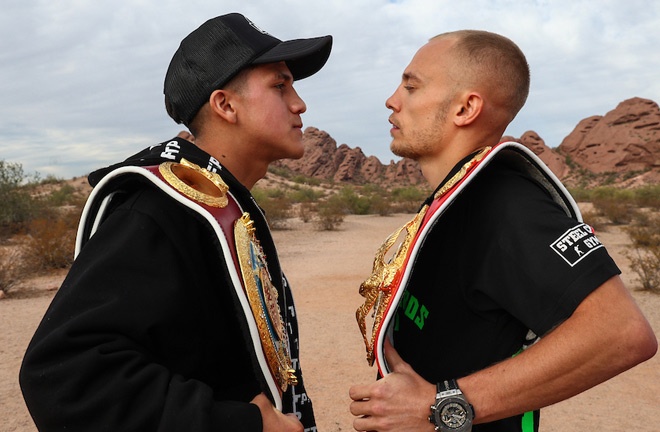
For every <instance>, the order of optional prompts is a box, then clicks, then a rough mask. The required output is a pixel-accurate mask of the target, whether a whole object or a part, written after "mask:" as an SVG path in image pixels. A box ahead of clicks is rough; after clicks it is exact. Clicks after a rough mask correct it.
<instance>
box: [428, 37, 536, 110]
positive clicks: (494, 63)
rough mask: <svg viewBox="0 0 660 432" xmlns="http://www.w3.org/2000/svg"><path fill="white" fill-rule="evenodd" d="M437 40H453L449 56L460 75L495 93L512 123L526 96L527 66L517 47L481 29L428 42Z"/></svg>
mask: <svg viewBox="0 0 660 432" xmlns="http://www.w3.org/2000/svg"><path fill="white" fill-rule="evenodd" d="M441 38H442V39H444V38H451V39H455V44H454V45H453V47H452V49H453V51H452V54H453V55H455V56H456V60H457V66H458V67H459V68H460V71H461V74H462V75H463V76H468V77H471V79H473V80H478V81H479V82H482V83H484V85H486V86H487V87H488V88H490V89H493V90H494V91H495V92H496V93H497V94H499V95H500V97H501V100H500V101H499V102H500V103H501V104H502V105H503V106H504V107H506V109H507V110H508V111H509V113H510V117H511V120H513V118H514V117H515V116H516V115H517V114H518V112H519V111H520V109H521V108H522V107H523V105H524V104H525V101H526V100H527V96H528V95H529V83H530V74H529V65H528V64H527V59H526V58H525V55H524V54H523V52H522V51H521V50H520V48H519V47H518V46H517V45H516V44H515V43H513V41H511V40H510V39H508V38H506V37H504V36H502V35H499V34H496V33H491V32H487V31H482V30H458V31H454V32H449V33H443V34H440V35H438V36H435V37H434V38H432V39H431V40H433V39H441Z"/></svg>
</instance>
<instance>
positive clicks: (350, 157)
mask: <svg viewBox="0 0 660 432" xmlns="http://www.w3.org/2000/svg"><path fill="white" fill-rule="evenodd" d="M303 143H304V144H305V155H304V156H303V157H302V158H301V159H298V160H292V159H284V160H280V161H277V162H274V163H273V164H272V165H273V166H275V167H285V168H288V169H290V170H291V171H293V172H294V173H298V174H302V175H305V176H308V177H315V178H319V179H323V180H332V181H335V182H338V183H341V182H345V183H356V184H364V183H376V184H385V185H392V184H401V185H417V184H423V183H425V180H424V177H422V172H421V171H420V169H419V165H418V164H417V162H414V161H412V160H410V159H401V160H399V161H398V162H394V161H391V162H390V164H389V165H383V164H382V163H381V162H380V160H379V159H378V158H377V157H375V156H366V155H365V154H364V153H363V152H362V149H361V148H360V147H355V148H350V147H349V146H348V145H346V144H341V145H340V146H339V147H337V141H335V140H334V139H333V138H332V137H331V136H330V135H329V134H328V133H327V132H325V131H322V130H319V129H317V128H315V127H308V128H307V129H305V132H304V134H303Z"/></svg>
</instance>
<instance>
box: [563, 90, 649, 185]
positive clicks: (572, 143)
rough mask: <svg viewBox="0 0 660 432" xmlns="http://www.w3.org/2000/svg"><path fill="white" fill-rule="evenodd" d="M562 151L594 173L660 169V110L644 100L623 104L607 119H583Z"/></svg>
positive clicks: (639, 99) (611, 112)
mask: <svg viewBox="0 0 660 432" xmlns="http://www.w3.org/2000/svg"><path fill="white" fill-rule="evenodd" d="M558 150H559V151H560V152H561V153H563V154H566V155H569V156H570V158H571V159H572V160H573V161H574V162H576V163H577V164H579V165H580V166H581V167H583V168H585V169H587V170H589V171H591V172H594V173H603V172H612V171H613V172H623V171H642V170H649V169H658V168H660V108H658V104H657V103H655V102H653V101H651V100H648V99H642V98H632V99H628V100H625V101H623V102H621V103H620V104H619V105H618V106H617V107H616V108H615V109H614V110H612V111H610V112H608V113H607V114H605V116H602V117H601V116H593V117H589V118H587V119H584V120H582V121H581V122H580V123H579V124H578V125H577V126H576V128H575V129H574V130H573V132H571V133H570V134H569V135H568V136H567V137H566V138H564V140H563V141H562V143H561V144H560V145H559V147H558Z"/></svg>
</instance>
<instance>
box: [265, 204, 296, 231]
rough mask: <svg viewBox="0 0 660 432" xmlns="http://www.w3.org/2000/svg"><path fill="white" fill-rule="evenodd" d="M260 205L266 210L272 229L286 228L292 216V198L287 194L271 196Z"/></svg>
mask: <svg viewBox="0 0 660 432" xmlns="http://www.w3.org/2000/svg"><path fill="white" fill-rule="evenodd" d="M259 205H260V206H261V208H262V209H263V210H264V214H265V215H266V219H267V220H268V224H269V225H270V227H271V228H272V229H275V230H278V229H286V228H287V225H288V224H287V220H288V219H289V217H291V200H290V199H289V198H288V197H286V196H275V197H269V198H267V199H266V200H264V201H263V202H260V203H259Z"/></svg>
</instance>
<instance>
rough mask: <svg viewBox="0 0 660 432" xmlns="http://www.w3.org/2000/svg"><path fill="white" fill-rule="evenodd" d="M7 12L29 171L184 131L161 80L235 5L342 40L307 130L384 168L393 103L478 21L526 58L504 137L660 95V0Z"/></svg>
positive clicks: (4, 23)
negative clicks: (408, 81)
mask: <svg viewBox="0 0 660 432" xmlns="http://www.w3.org/2000/svg"><path fill="white" fill-rule="evenodd" d="M5 3H6V4H3V11H2V12H3V13H2V14H0V64H2V66H1V67H0V102H2V106H1V108H0V138H1V139H2V140H3V144H4V145H3V147H2V150H0V159H7V160H10V161H12V162H20V163H22V164H23V165H24V169H25V171H26V172H32V171H39V172H40V173H42V174H44V175H47V174H54V175H57V176H62V177H70V176H76V175H82V174H85V173H87V172H89V171H90V170H91V169H93V168H95V167H99V166H102V165H105V164H109V163H112V162H115V161H117V160H118V159H122V158H124V157H126V156H128V155H130V154H132V153H135V152H136V151H138V150H140V149H141V148H142V147H144V146H146V145H148V144H151V143H156V142H160V141H163V140H165V139H167V138H169V137H171V136H172V135H174V134H176V132H177V131H178V130H179V129H180V126H178V125H176V124H174V122H172V121H171V120H170V119H169V117H167V115H166V113H165V110H164V107H163V96H162V82H163V77H164V74H165V70H166V68H167V65H168V63H169V60H170V58H171V56H172V54H173V52H174V51H175V49H176V47H177V46H178V44H179V42H180V40H181V39H182V38H183V37H184V36H185V35H186V34H188V33H189V32H190V31H191V30H193V29H194V28H195V27H197V26H199V25H200V24H201V23H202V22H204V21H205V20H206V19H208V18H211V17H213V16H216V15H220V14H223V13H227V12H232V11H238V12H242V13H244V14H245V15H246V16H248V17H249V18H251V19H252V20H253V21H254V22H255V23H256V24H257V25H258V26H260V27H261V28H263V29H264V30H266V31H268V32H270V33H272V34H274V35H276V36H278V37H280V38H282V39H291V38H298V37H310V36H317V35H322V34H332V35H333V36H334V41H335V42H334V48H333V53H332V56H331V58H330V61H329V62H328V64H327V66H326V67H325V68H324V69H323V70H322V71H321V72H319V73H318V74H317V75H315V76H313V77H312V78H310V79H308V80H303V81H301V82H299V83H297V84H296V86H297V88H298V91H299V93H300V94H301V95H302V96H303V98H304V99H305V101H306V102H307V105H308V112H307V113H306V114H305V115H304V116H303V120H304V122H305V125H306V126H315V127H318V128H320V129H323V130H326V131H327V132H329V133H330V134H331V135H332V136H333V137H334V138H335V139H337V141H338V142H339V143H346V144H348V145H350V146H352V147H356V146H359V147H361V148H362V149H363V151H364V152H365V153H366V154H368V155H370V154H373V155H376V156H378V157H379V158H380V159H381V161H383V162H387V161H389V159H392V158H393V156H391V154H390V153H389V151H388V147H389V136H388V130H389V125H388V124H387V117H388V114H389V111H388V110H387V109H386V108H385V106H384V103H385V99H386V98H387V97H388V96H389V95H390V94H391V93H392V91H393V90H394V88H395V87H396V85H397V84H398V81H399V79H400V75H401V72H402V71H403V68H404V67H405V66H406V64H407V63H408V62H409V61H410V59H411V58H412V56H413V54H414V52H415V51H416V50H417V49H418V48H419V46H421V45H422V44H423V43H424V42H425V41H426V40H427V39H428V38H429V37H431V36H433V35H435V34H437V33H441V32H445V31H450V30H456V29H460V28H480V29H485V30H490V31H495V32H498V33H501V34H503V35H505V36H507V37H510V38H511V39H513V40H514V41H515V42H516V43H518V44H519V45H520V47H521V48H522V49H523V51H524V52H525V53H526V54H527V56H528V60H529V63H530V66H531V69H532V91H531V94H530V98H529V100H528V103H527V105H526V106H525V107H524V108H523V110H522V111H521V113H520V114H519V117H518V118H517V119H516V120H515V121H514V122H513V124H512V125H511V127H510V128H509V130H508V131H507V133H509V134H511V135H515V136H520V135H522V133H524V132H525V131H526V130H535V131H536V132H537V133H539V134H540V135H541V137H542V138H544V139H545V141H546V143H547V144H549V145H551V146H556V145H558V144H559V143H560V142H561V140H562V139H563V138H564V137H565V136H566V135H567V134H568V133H570V132H571V130H572V129H573V127H574V126H575V125H577V123H578V122H579V121H580V120H582V119H583V118H585V117H588V116H591V115H604V114H605V113H606V112H607V111H609V110H611V109H613V108H615V107H616V105H617V104H618V103H619V102H621V101H623V100H624V99H628V98H630V97H634V96H639V97H644V98H649V99H652V100H654V101H656V102H658V101H660V82H658V80H657V71H658V70H660V57H658V56H657V55H655V53H656V52H657V47H658V45H659V44H660V34H659V33H658V32H657V30H656V29H657V28H658V25H659V24H660V3H658V2H643V1H641V0H628V1H626V2H620V1H615V0H604V1H601V2H599V3H598V4H597V5H596V4H594V3H593V2H588V1H586V0H575V1H568V0H556V1H540V0H539V1H534V2H530V1H522V0H477V1H473V2H469V3H456V2H448V1H436V0H399V1H386V0H365V1H355V0H337V1H333V2H309V1H305V0H282V1H279V2H271V1H265V0H258V1H252V2H245V1H242V0H231V1H224V2H222V3H221V4H219V3H216V2H207V1H192V2H187V3H185V4H184V3H182V2H174V1H171V0H165V1H156V0H141V1H136V2H122V1H116V0H115V1H109V0H98V1H95V2H87V1H84V0H78V1H74V0H65V1H62V2H48V1H45V0H23V1H17V0H10V1H8V2H5Z"/></svg>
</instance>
